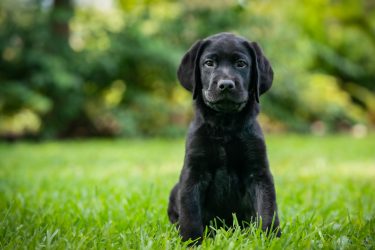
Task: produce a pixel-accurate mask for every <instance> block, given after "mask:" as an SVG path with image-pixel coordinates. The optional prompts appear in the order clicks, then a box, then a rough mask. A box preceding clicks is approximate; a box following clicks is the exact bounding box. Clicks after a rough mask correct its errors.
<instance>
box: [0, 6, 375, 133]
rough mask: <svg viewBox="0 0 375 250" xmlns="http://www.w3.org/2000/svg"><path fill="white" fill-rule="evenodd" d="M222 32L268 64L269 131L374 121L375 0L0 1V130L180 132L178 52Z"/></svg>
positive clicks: (364, 128)
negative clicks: (255, 48) (253, 46)
mask: <svg viewBox="0 0 375 250" xmlns="http://www.w3.org/2000/svg"><path fill="white" fill-rule="evenodd" d="M222 31H230V32H234V33H236V34H239V35H242V36H244V37H247V38H248V39H249V40H252V41H257V42H258V43H259V44H260V45H261V46H262V48H263V50H264V51H265V54H266V55H267V57H268V58H269V59H270V61H271V63H272V65H273V68H274V71H275V81H274V85H273V87H272V89H271V91H270V92H268V93H267V94H266V95H265V96H263V97H262V98H261V107H262V114H261V115H260V121H261V123H262V125H263V127H264V128H265V129H266V130H268V131H274V132H285V131H294V132H301V133H309V132H311V131H312V132H313V133H316V134H325V133H332V132H350V133H353V135H355V136H359V137H360V136H364V135H366V133H367V132H368V131H369V130H371V129H373V127H374V124H375V94H374V90H375V56H374V55H375V3H374V1H370V0H367V1H366V0H363V1H356V0H348V1H345V0H343V1H339V0H335V1H334V0H331V1H329V0H319V1H318V0H316V1H307V0H306V1H298V0H291V1H276V0H269V1H262V0H257V1H240V0H239V1H229V0H228V1H225V0H223V1H197V0H192V1H191V0H190V1H188V0H184V1H167V0H156V1H150V0H149V1H147V0H145V1H136V0H130V1H126V0H113V1H91V2H90V1H82V0H81V1H79V0H77V1H69V0H3V1H1V2H0V137H1V138H2V139H10V140H13V139H18V138H30V137H31V138H41V139H45V138H66V137H92V136H110V137H118V136H125V137H138V136H141V137H144V136H168V137H176V136H181V135H183V134H184V131H185V130H186V127H187V124H188V122H189V120H190V118H191V116H192V110H191V96H190V94H189V93H188V92H186V91H185V90H184V89H183V88H182V87H181V86H179V84H178V82H177V79H176V73H175V72H176V69H177V67H178V64H179V61H180V59H181V57H182V55H183V54H184V52H185V51H186V50H187V49H188V48H189V47H190V46H191V44H192V43H193V42H194V41H195V40H197V39H200V38H203V37H206V36H208V35H211V34H214V33H217V32H222Z"/></svg>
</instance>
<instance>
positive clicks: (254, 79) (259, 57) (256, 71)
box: [245, 41, 273, 103]
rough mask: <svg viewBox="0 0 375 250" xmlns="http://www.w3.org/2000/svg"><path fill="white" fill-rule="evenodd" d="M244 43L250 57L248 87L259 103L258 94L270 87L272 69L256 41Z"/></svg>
mask: <svg viewBox="0 0 375 250" xmlns="http://www.w3.org/2000/svg"><path fill="white" fill-rule="evenodd" d="M245 44H246V46H247V47H248V49H249V52H250V55H251V57H252V62H251V63H252V64H251V80H250V89H252V90H253V91H254V95H255V100H256V101H257V102H258V103H259V96H260V95H262V94H263V93H264V92H266V91H267V90H268V89H270V88H271V85H272V81H273V70H272V67H271V64H270V62H269V61H268V59H267V58H266V57H265V56H264V54H263V52H262V49H261V48H260V47H259V45H258V44H257V43H256V42H250V43H249V42H247V41H246V42H245Z"/></svg>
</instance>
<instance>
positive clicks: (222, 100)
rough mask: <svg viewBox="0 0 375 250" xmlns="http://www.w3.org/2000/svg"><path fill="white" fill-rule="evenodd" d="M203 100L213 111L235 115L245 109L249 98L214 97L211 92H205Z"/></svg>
mask: <svg viewBox="0 0 375 250" xmlns="http://www.w3.org/2000/svg"><path fill="white" fill-rule="evenodd" d="M203 100H204V103H205V104H206V105H207V106H208V107H210V108H212V109H213V110H216V111H218V112H223V113H235V112H239V111H241V110H242V109H243V108H244V107H245V105H246V102H247V96H241V98H238V97H237V98H235V97H233V96H232V95H220V96H219V97H213V96H212V95H211V94H210V92H209V91H203Z"/></svg>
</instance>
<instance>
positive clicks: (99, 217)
mask: <svg viewBox="0 0 375 250" xmlns="http://www.w3.org/2000/svg"><path fill="white" fill-rule="evenodd" d="M267 144H268V150H269V157H270V162H271V168H272V172H273V174H274V178H275V182H276V190H277V199H278V205H279V212H280V220H281V223H282V224H281V226H282V230H283V235H282V237H281V238H279V239H270V238H267V237H266V236H265V235H264V234H262V233H261V232H260V231H259V230H258V229H257V228H254V227H250V228H246V229H242V230H241V229H240V228H238V227H234V228H232V229H229V230H223V229H217V230H216V237H215V238H208V239H206V240H205V241H204V242H203V245H202V246H201V247H200V248H201V249H262V248H273V249H306V248H313V249H320V248H324V249H327V248H328V249H374V248H375V135H374V134H373V135H370V136H368V137H367V138H364V139H353V138H351V137H349V136H343V135H342V136H329V137H311V136H296V135H272V136H267ZM183 152H184V142H183V140H162V139H154V140H125V139H124V140H115V141H110V140H91V141H63V142H47V143H41V144H33V143H16V144H4V143H3V144H0V249H20V248H27V249H30V248H31V249H35V248H52V249H86V248H90V249H91V248H94V249H95V248H97V249H184V248H186V244H184V243H181V241H180V238H179V237H178V233H177V231H176V229H175V228H174V227H173V226H172V225H170V224H169V222H168V218H167V214H166V208H167V201H168V195H169V190H170V189H171V187H172V186H173V184H174V183H175V182H176V180H177V179H178V175H179V172H180V169H181V165H182V161H183Z"/></svg>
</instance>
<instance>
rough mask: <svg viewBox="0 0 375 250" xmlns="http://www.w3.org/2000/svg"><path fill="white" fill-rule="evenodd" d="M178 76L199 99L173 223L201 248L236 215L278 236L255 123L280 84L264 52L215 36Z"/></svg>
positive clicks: (189, 56) (174, 195)
mask: <svg viewBox="0 0 375 250" xmlns="http://www.w3.org/2000/svg"><path fill="white" fill-rule="evenodd" d="M177 75H178V79H179V81H180V82H181V84H182V86H183V87H185V88H186V89H187V90H189V91H191V92H192V93H193V99H194V104H195V118H194V120H193V121H192V122H191V125H190V128H189V132H188V135H187V141H186V152H185V160H184V166H183V168H182V172H181V176H180V180H179V182H178V183H177V184H176V185H175V187H174V188H173V189H172V191H171V194H170V198H169V207H168V216H169V219H170V221H171V222H172V223H177V225H178V226H179V230H180V234H181V236H182V239H183V240H184V241H186V240H188V239H192V240H195V239H198V243H200V242H201V240H202V236H203V231H204V228H205V226H207V225H209V223H210V221H212V220H213V219H215V218H219V220H220V221H222V222H223V221H224V222H225V224H226V225H232V223H233V214H236V218H237V220H238V222H240V223H241V222H254V221H261V222H262V229H263V230H265V231H268V232H270V231H275V232H276V235H277V236H279V235H280V231H279V229H278V227H279V219H278V215H277V205H276V194H275V187H274V182H273V178H272V174H271V172H270V170H269V166H268V165H269V164H268V159H267V153H266V145H265V142H264V138H263V134H262V130H261V128H260V126H259V124H258V122H257V120H256V116H257V114H258V112H259V105H258V102H259V96H260V95H261V94H263V93H264V92H266V91H267V90H268V89H269V88H270V87H271V84H272V80H273V71H272V68H271V65H270V63H269V62H268V60H267V59H266V57H265V56H264V55H263V53H262V50H261V49H260V47H259V46H258V44H257V43H255V42H248V41H247V40H246V39H244V38H242V37H238V36H235V35H233V34H231V33H220V34H217V35H213V36H210V37H208V38H206V39H204V40H199V41H197V42H196V43H195V44H194V45H193V46H192V47H191V48H190V50H189V51H188V52H187V53H186V54H185V56H184V57H183V59H182V61H181V64H180V67H179V69H178V73H177ZM259 219H261V220H259Z"/></svg>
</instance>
